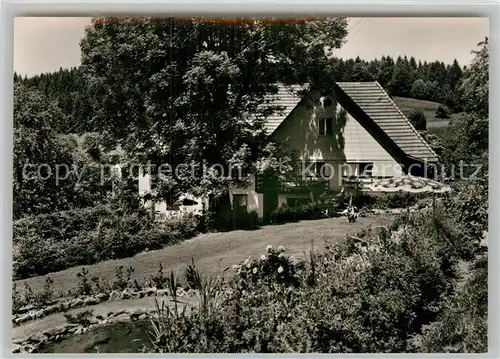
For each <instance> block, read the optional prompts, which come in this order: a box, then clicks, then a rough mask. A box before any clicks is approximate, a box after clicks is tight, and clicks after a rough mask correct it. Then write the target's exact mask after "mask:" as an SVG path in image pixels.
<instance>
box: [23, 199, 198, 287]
mask: <svg viewBox="0 0 500 359" xmlns="http://www.w3.org/2000/svg"><path fill="white" fill-rule="evenodd" d="M198 223H199V217H197V216H192V215H188V216H185V217H181V218H177V219H169V220H167V221H165V222H164V223H154V222H153V221H151V219H150V218H149V217H148V216H147V215H144V214H142V213H135V214H122V213H120V212H116V211H114V210H113V209H112V208H109V207H106V206H101V207H96V208H95V209H84V210H72V211H67V212H58V213H53V214H50V215H41V216H33V217H27V218H24V219H22V220H20V221H16V222H15V224H14V243H15V244H16V246H17V248H18V251H17V253H15V254H14V265H13V270H14V278H15V279H23V278H28V277H33V276H37V275H44V274H47V273H50V272H55V271H60V270H64V269H66V268H70V267H74V266H80V265H89V264H94V263H97V262H99V261H103V260H108V259H120V258H126V257H131V256H133V255H135V254H137V253H139V252H141V251H144V250H154V249H160V248H162V247H164V246H165V245H170V244H175V243H177V242H179V241H181V240H184V239H187V238H190V237H193V236H194V235H196V233H197V228H198Z"/></svg>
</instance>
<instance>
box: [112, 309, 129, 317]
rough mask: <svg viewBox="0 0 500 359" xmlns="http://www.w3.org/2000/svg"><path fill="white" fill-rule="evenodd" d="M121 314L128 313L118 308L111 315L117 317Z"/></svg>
mask: <svg viewBox="0 0 500 359" xmlns="http://www.w3.org/2000/svg"><path fill="white" fill-rule="evenodd" d="M122 314H128V313H127V311H126V310H119V311H118V312H116V313H113V317H117V316H119V315H122Z"/></svg>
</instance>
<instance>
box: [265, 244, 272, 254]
mask: <svg viewBox="0 0 500 359" xmlns="http://www.w3.org/2000/svg"><path fill="white" fill-rule="evenodd" d="M272 250H273V246H272V245H270V244H268V245H267V247H266V252H267V253H270V252H271V251H272Z"/></svg>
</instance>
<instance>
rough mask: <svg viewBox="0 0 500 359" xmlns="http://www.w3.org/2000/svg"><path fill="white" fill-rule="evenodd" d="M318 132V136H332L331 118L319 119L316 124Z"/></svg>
mask: <svg viewBox="0 0 500 359" xmlns="http://www.w3.org/2000/svg"><path fill="white" fill-rule="evenodd" d="M318 130H319V135H320V136H325V135H326V136H331V135H333V118H331V117H329V118H320V119H319V124H318Z"/></svg>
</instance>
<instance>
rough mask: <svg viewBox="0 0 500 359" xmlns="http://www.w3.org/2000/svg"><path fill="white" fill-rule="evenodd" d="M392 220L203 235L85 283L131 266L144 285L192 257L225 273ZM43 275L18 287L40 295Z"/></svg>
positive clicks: (72, 280) (63, 278)
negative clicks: (270, 250) (280, 250)
mask: <svg viewBox="0 0 500 359" xmlns="http://www.w3.org/2000/svg"><path fill="white" fill-rule="evenodd" d="M390 218H391V217H388V216H384V217H366V218H358V220H357V221H356V222H355V223H348V222H347V220H346V219H345V218H329V219H322V220H316V221H302V222H299V223H290V224H284V225H280V226H265V227H263V228H261V229H258V230H254V231H233V232H227V233H212V234H203V235H200V236H198V237H196V238H193V239H191V240H188V241H185V242H182V243H180V244H177V245H174V246H170V247H167V248H164V249H161V250H157V251H150V252H146V253H141V254H138V255H136V256H134V257H131V258H125V259H120V260H109V261H104V262H101V263H97V264H94V265H91V266H86V268H87V269H88V270H89V275H88V277H89V278H91V277H93V276H97V277H100V278H106V279H107V280H109V281H112V280H114V278H115V268H116V267H117V266H120V265H123V266H124V267H129V266H132V267H133V268H134V269H135V271H134V273H133V276H134V278H135V279H137V280H139V281H141V282H142V281H143V280H144V279H148V278H150V277H151V276H153V275H155V274H156V273H157V272H158V269H159V265H160V263H161V264H162V265H163V268H164V273H165V274H168V273H169V271H170V270H174V271H177V272H178V273H179V274H180V273H181V272H180V271H181V270H183V269H184V268H185V266H186V264H188V263H189V262H190V261H191V258H194V260H195V263H196V265H197V267H198V268H199V269H200V270H201V271H203V272H207V271H212V270H214V269H216V268H217V266H218V265H219V266H220V268H221V269H224V268H226V267H230V266H231V265H233V264H236V263H238V262H240V261H243V260H245V259H246V258H247V257H248V256H254V257H255V256H260V255H261V254H262V253H263V252H264V251H265V248H266V246H267V245H268V244H270V245H272V246H278V245H283V246H284V247H285V248H286V253H287V254H288V255H295V256H300V255H302V254H303V253H304V251H306V252H307V251H310V249H311V245H312V243H314V247H315V248H317V249H320V248H323V246H324V243H325V240H327V241H336V240H339V239H343V238H345V236H346V234H355V233H357V232H359V231H361V230H362V229H364V228H366V227H369V226H379V225H386V224H388V223H389V221H390ZM80 270H81V267H74V268H70V269H67V270H64V271H61V272H56V273H51V274H49V275H47V276H49V277H51V278H52V280H53V281H54V283H53V290H54V291H55V292H56V293H58V292H59V291H63V292H67V291H68V290H69V289H72V288H74V287H75V286H76V285H77V283H78V278H77V276H76V274H77V273H78V272H80ZM47 276H40V277H34V278H29V279H26V280H21V281H18V282H17V284H18V286H19V287H21V288H22V287H23V285H22V283H23V282H26V283H27V284H28V285H30V286H31V287H32V288H33V290H35V291H39V290H41V289H42V288H43V285H44V282H45V278H46V277H47Z"/></svg>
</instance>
